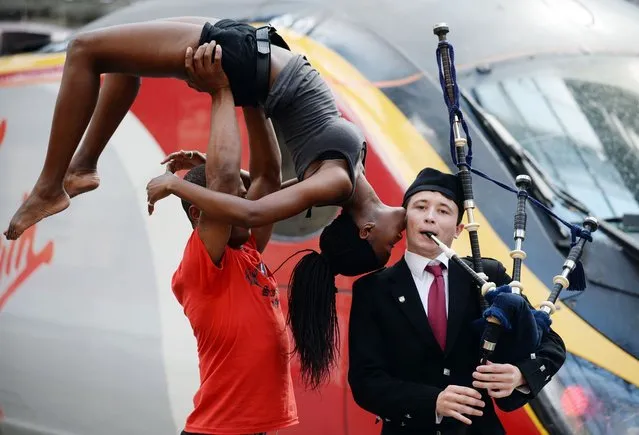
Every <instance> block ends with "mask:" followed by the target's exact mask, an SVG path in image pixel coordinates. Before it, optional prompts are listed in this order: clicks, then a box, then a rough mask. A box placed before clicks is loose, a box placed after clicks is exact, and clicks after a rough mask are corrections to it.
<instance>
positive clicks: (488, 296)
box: [429, 23, 598, 364]
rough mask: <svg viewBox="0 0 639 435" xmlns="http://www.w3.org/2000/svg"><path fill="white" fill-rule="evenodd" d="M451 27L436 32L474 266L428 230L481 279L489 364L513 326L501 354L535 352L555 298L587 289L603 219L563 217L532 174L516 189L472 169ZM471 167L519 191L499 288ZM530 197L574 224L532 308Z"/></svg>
mask: <svg viewBox="0 0 639 435" xmlns="http://www.w3.org/2000/svg"><path fill="white" fill-rule="evenodd" d="M448 32H449V28H448V26H447V25H446V24H445V23H441V24H437V25H435V26H434V28H433V33H434V34H435V35H436V36H437V37H438V39H439V43H438V47H437V51H436V57H437V64H438V67H439V79H440V84H441V87H442V92H443V94H444V101H445V103H446V106H447V107H448V113H449V122H450V152H451V157H452V159H453V163H454V164H455V165H456V166H457V169H458V173H457V175H458V177H459V178H460V182H461V185H462V190H463V195H464V211H465V212H466V217H467V220H468V223H467V224H465V228H466V229H467V230H468V235H469V238H470V248H471V252H472V265H473V267H472V268H471V267H470V266H469V265H468V264H466V262H465V261H464V260H463V259H461V258H459V256H457V254H455V252H454V251H453V250H452V249H451V248H449V247H447V246H446V245H444V244H443V243H442V242H441V241H439V240H438V239H437V238H436V237H435V236H433V235H432V234H429V237H430V238H431V239H432V240H433V241H434V242H435V243H437V245H438V246H439V247H440V249H441V250H442V251H443V252H444V254H445V255H446V256H447V257H448V258H449V259H451V260H453V261H454V262H456V263H457V264H458V265H460V266H461V267H462V268H463V269H464V270H465V271H466V272H467V273H468V274H469V275H470V276H471V277H472V279H473V280H474V281H475V283H476V284H477V287H478V292H479V295H478V296H479V301H480V307H481V312H482V318H481V319H478V321H477V322H476V324H479V325H481V326H480V327H483V333H482V338H481V344H480V354H481V356H480V358H481V363H482V364H485V363H486V361H487V360H489V359H491V358H492V357H493V354H494V352H495V350H496V348H497V343H498V341H499V338H500V336H501V334H502V331H503V330H507V331H509V334H510V335H512V337H511V338H512V339H513V341H512V343H515V344H516V346H514V348H512V347H511V348H508V349H506V351H507V352H506V353H504V354H502V356H505V357H506V358H505V359H507V360H510V361H511V362H512V361H516V360H518V359H520V358H523V357H525V356H527V355H530V353H533V352H534V351H535V349H536V348H537V346H538V345H539V343H540V341H541V338H542V337H543V334H544V333H545V332H547V331H548V329H549V327H550V324H551V319H550V316H551V315H552V314H553V313H554V312H555V310H556V307H555V303H556V301H557V299H558V297H559V294H560V293H561V292H562V291H563V290H564V289H568V290H578V291H581V290H584V289H585V277H584V274H583V266H582V265H581V262H580V261H579V259H580V258H581V255H582V253H583V249H584V246H585V243H586V241H592V237H591V233H593V232H595V231H596V230H597V227H598V224H597V220H596V219H595V218H593V217H587V218H586V219H585V220H584V223H583V227H577V226H575V225H571V224H569V223H567V222H565V221H563V220H562V219H561V218H559V217H558V216H556V215H555V214H554V213H553V212H552V211H551V210H549V209H548V208H547V207H545V206H544V205H543V204H541V203H540V202H538V201H536V200H535V199H534V198H532V197H529V196H528V189H529V188H530V186H531V182H532V180H531V178H530V177H529V176H527V175H519V176H518V177H517V178H516V186H517V190H515V189H513V188H511V187H509V186H507V185H504V184H503V183H500V182H498V181H496V180H493V179H491V178H490V177H488V176H487V175H485V174H483V173H481V172H480V171H477V170H475V169H473V168H472V166H471V162H472V141H471V138H470V134H469V131H468V126H467V125H466V122H465V120H464V117H463V114H462V112H461V110H460V107H459V88H458V86H457V77H456V72H455V65H454V61H455V59H454V51H453V48H452V45H451V44H450V43H449V42H448V41H447V39H446V35H447V34H448ZM462 131H463V134H462ZM466 147H468V152H466ZM471 172H472V173H475V174H477V175H479V176H481V177H483V178H486V179H487V180H489V181H492V182H494V183H496V184H497V185H499V186H500V187H502V188H504V189H506V190H509V191H511V192H513V193H517V208H516V212H515V216H514V234H513V237H514V244H515V247H514V249H513V250H512V251H511V252H510V257H511V258H512V260H513V275H512V281H511V282H510V284H509V285H505V286H501V287H497V286H496V285H495V284H494V283H491V282H488V277H487V276H486V275H485V274H484V269H483V265H482V258H481V253H480V249H479V236H478V229H479V224H478V223H476V222H475V216H474V208H475V200H474V196H473V185H472V178H471ZM529 200H530V202H532V203H533V204H535V205H537V206H539V207H541V208H542V209H544V211H546V212H547V213H548V214H550V215H551V216H553V217H554V218H556V219H557V220H559V221H560V222H562V223H563V224H564V225H567V226H568V227H569V228H570V229H571V234H572V239H573V240H572V246H571V249H570V252H569V254H568V257H567V258H566V260H565V262H564V264H563V268H562V272H561V274H560V275H557V276H555V277H554V279H553V283H554V288H553V290H552V292H551V293H550V295H549V297H548V299H547V300H546V301H543V302H542V303H541V306H540V309H539V310H535V309H533V308H532V306H531V305H530V304H529V303H528V301H527V300H526V299H525V297H524V296H523V295H522V294H521V293H522V290H523V285H522V284H521V268H522V264H523V260H524V259H525V258H526V253H525V251H524V250H523V242H524V239H525V236H526V219H527V218H526V204H527V202H528V201H529ZM571 284H572V286H571Z"/></svg>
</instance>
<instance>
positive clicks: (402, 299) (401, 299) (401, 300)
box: [398, 296, 406, 303]
mask: <svg viewBox="0 0 639 435" xmlns="http://www.w3.org/2000/svg"><path fill="white" fill-rule="evenodd" d="M398 299H399V301H400V302H402V303H403V302H404V301H405V300H406V298H405V297H404V296H400V297H399V298H398Z"/></svg>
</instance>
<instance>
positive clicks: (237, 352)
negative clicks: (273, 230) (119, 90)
mask: <svg viewBox="0 0 639 435" xmlns="http://www.w3.org/2000/svg"><path fill="white" fill-rule="evenodd" d="M255 248H256V246H255V240H254V238H253V237H252V236H251V238H250V239H249V241H248V242H247V243H246V244H244V245H243V246H242V247H241V248H240V249H231V248H229V247H228V246H227V247H226V249H225V250H224V255H223V257H222V260H221V262H220V267H217V266H216V265H215V264H214V263H213V262H212V261H211V258H210V257H209V254H208V252H207V250H206V247H205V246H204V243H203V242H202V240H201V239H200V236H199V232H198V231H197V230H195V231H193V234H191V237H190V239H189V241H188V243H187V245H186V248H185V249H184V256H183V258H182V262H181V263H180V266H179V267H178V269H177V270H176V271H175V273H174V275H173V282H172V287H173V293H174V294H175V297H176V298H177V300H178V302H180V304H181V305H182V307H183V308H184V314H186V317H187V318H188V319H189V322H190V323H191V327H192V328H193V332H194V334H195V338H196V340H197V351H198V359H199V369H200V388H199V390H198V391H197V393H196V394H195V397H194V398H193V404H194V406H195V409H194V410H193V412H192V413H191V414H190V415H189V417H188V418H187V420H186V426H185V428H184V430H185V431H187V432H196V433H205V434H224V435H226V434H247V433H255V432H267V431H272V430H276V429H281V428H284V427H287V426H292V425H294V424H296V423H297V422H298V420H297V408H296V404H295V397H294V393H293V384H292V381H291V371H290V366H289V361H290V345H289V339H288V334H287V331H286V322H285V320H284V315H283V314H282V309H281V307H280V300H279V292H278V290H277V284H276V282H275V279H273V278H272V277H269V275H270V272H269V271H268V269H267V268H266V266H265V265H264V263H263V262H262V257H261V255H260V254H259V252H258V251H257V250H256V249H255Z"/></svg>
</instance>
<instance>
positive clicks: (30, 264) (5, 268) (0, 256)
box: [0, 119, 53, 415]
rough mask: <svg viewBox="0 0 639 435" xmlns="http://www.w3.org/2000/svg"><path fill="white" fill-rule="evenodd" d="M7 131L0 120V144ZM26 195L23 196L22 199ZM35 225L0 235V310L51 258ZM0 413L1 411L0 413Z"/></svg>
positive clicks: (5, 124)
mask: <svg viewBox="0 0 639 435" xmlns="http://www.w3.org/2000/svg"><path fill="white" fill-rule="evenodd" d="M6 131H7V121H6V119H3V120H1V121H0V145H2V141H3V140H4V136H5V133H6ZM26 198H27V195H25V196H24V199H26ZM36 231H37V225H34V226H32V227H31V228H29V229H28V230H26V231H25V232H24V233H23V234H22V236H20V238H19V239H18V240H12V241H8V240H6V239H4V237H0V311H1V310H2V308H3V307H4V305H5V304H6V303H7V301H8V300H9V298H10V297H11V296H12V295H13V294H14V293H15V292H16V290H18V288H20V286H21V285H22V284H23V283H24V282H25V281H26V280H27V278H29V277H30V276H31V275H32V274H33V273H34V272H35V271H36V270H38V269H39V268H40V266H42V265H43V264H48V263H50V262H51V260H52V259H53V242H52V241H49V242H48V243H46V244H45V245H44V247H43V248H42V249H40V250H38V251H36V250H35V246H34V245H35V243H34V242H35V240H36ZM0 415H1V413H0Z"/></svg>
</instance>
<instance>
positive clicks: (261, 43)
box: [255, 26, 271, 54]
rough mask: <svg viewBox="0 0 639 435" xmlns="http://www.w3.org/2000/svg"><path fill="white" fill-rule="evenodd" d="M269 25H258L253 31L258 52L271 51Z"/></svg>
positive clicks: (267, 52) (265, 52)
mask: <svg viewBox="0 0 639 435" xmlns="http://www.w3.org/2000/svg"><path fill="white" fill-rule="evenodd" d="M270 32H271V26H263V27H259V28H258V29H257V30H256V31H255V40H256V42H257V52H258V53H259V54H269V53H270V52H271V40H270V38H269V34H270Z"/></svg>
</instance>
